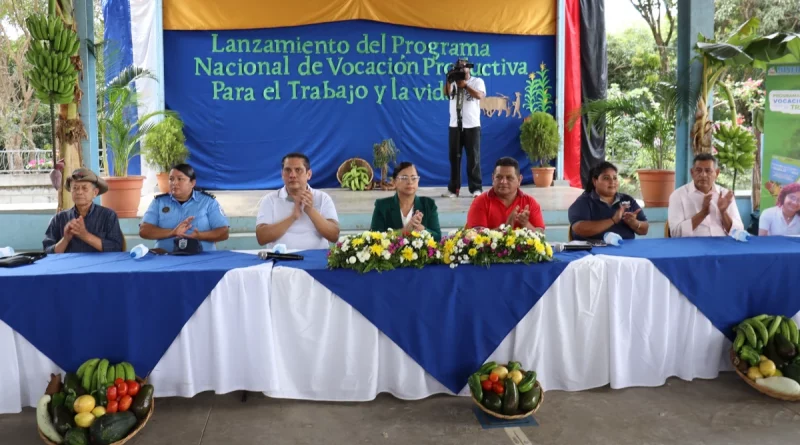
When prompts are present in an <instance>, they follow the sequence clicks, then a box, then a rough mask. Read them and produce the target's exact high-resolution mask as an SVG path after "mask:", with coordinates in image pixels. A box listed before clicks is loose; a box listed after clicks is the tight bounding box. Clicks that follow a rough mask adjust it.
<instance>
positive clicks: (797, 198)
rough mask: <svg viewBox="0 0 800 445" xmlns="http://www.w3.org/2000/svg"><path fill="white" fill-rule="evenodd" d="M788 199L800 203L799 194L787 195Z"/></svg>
mask: <svg viewBox="0 0 800 445" xmlns="http://www.w3.org/2000/svg"><path fill="white" fill-rule="evenodd" d="M786 200H787V201H791V202H793V203H795V204H798V203H800V197H798V196H795V195H788V196H787V197H786Z"/></svg>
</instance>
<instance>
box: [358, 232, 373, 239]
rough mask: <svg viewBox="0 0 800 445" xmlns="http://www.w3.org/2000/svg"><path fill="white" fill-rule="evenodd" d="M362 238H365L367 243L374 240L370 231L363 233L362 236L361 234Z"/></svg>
mask: <svg viewBox="0 0 800 445" xmlns="http://www.w3.org/2000/svg"><path fill="white" fill-rule="evenodd" d="M361 236H362V237H363V238H364V239H365V240H366V241H369V240H371V239H372V235H370V233H369V231H365V232H364V233H362V234H361Z"/></svg>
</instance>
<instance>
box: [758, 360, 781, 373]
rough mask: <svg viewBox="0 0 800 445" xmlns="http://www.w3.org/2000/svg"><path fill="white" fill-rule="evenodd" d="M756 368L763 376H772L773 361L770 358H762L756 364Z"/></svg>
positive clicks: (773, 371) (773, 369) (773, 370)
mask: <svg viewBox="0 0 800 445" xmlns="http://www.w3.org/2000/svg"><path fill="white" fill-rule="evenodd" d="M758 370H759V371H761V375H763V376H764V377H772V376H773V375H775V371H777V369H775V362H773V361H772V360H764V361H763V362H761V363H759V364H758Z"/></svg>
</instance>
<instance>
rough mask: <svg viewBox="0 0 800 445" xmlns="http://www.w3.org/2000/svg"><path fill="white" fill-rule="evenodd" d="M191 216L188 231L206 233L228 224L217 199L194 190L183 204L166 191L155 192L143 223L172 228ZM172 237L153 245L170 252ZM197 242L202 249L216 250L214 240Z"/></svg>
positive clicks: (173, 245) (172, 243) (207, 250)
mask: <svg viewBox="0 0 800 445" xmlns="http://www.w3.org/2000/svg"><path fill="white" fill-rule="evenodd" d="M190 216H193V217H194V220H192V222H191V225H192V229H191V230H190V231H189V233H192V232H194V231H200V232H207V231H209V230H214V229H219V228H220V227H229V226H230V224H229V223H228V218H227V217H226V216H225V213H224V212H223V211H222V207H221V206H220V205H219V202H218V201H217V200H216V199H215V198H214V197H213V196H211V195H209V194H208V193H205V192H200V191H197V190H193V191H192V196H191V197H190V198H189V200H188V201H186V202H184V203H183V204H181V203H180V202H178V200H176V199H175V198H174V197H173V196H172V195H171V194H169V193H164V194H162V195H157V196H156V197H155V198H153V202H151V203H150V207H148V208H147V212H145V214H144V217H143V218H142V222H143V223H147V224H152V225H154V226H158V227H160V228H162V229H174V228H175V227H177V226H178V224H180V223H181V221H183V220H185V219H186V218H188V217H190ZM174 239H175V237H170V238H166V239H161V240H158V241H156V245H155V248H160V249H164V250H166V251H167V252H172V250H173V248H174V247H175V242H174ZM200 243H201V244H202V246H203V252H209V251H212V250H217V247H216V245H215V243H212V242H209V241H201V242H200Z"/></svg>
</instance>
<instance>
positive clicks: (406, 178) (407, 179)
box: [397, 175, 419, 182]
mask: <svg viewBox="0 0 800 445" xmlns="http://www.w3.org/2000/svg"><path fill="white" fill-rule="evenodd" d="M397 179H398V180H399V181H403V182H417V181H419V176H408V175H403V176H398V177H397Z"/></svg>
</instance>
